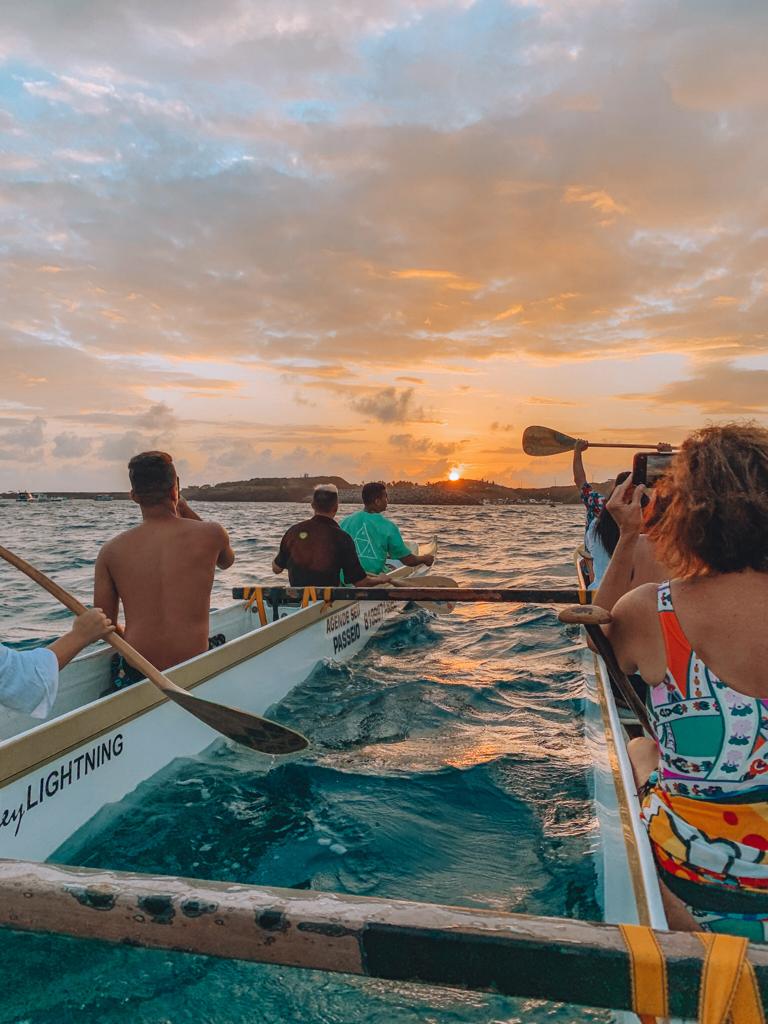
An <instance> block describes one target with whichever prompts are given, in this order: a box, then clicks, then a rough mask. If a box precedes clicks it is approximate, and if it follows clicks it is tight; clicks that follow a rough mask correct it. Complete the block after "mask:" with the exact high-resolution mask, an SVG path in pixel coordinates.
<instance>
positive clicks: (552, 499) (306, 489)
mask: <svg viewBox="0 0 768 1024" xmlns="http://www.w3.org/2000/svg"><path fill="white" fill-rule="evenodd" d="M320 483H333V484H336V486H337V487H338V489H339V497H340V499H341V501H342V502H346V503H347V504H353V505H358V504H360V488H361V485H360V484H353V483H350V482H349V481H348V480H345V479H344V478H343V477H340V476H288V477H282V476H281V477H254V478H253V479H252V480H233V481H229V482H227V483H220V484H202V485H201V486H192V487H185V488H184V489H183V493H184V497H185V498H188V499H189V500H190V501H290V502H297V503H302V504H306V503H308V502H309V501H310V499H311V497H312V490H313V488H314V487H315V484H320ZM593 486H594V487H595V488H596V489H597V490H598V491H600V492H601V493H603V494H607V493H609V492H610V489H611V487H612V486H613V482H612V481H607V482H604V483H596V484H594V485H593ZM387 490H388V491H389V500H390V502H391V503H392V504H393V505H530V504H533V505H546V504H558V505H577V504H578V503H579V500H580V499H579V492H578V490H577V488H576V487H575V486H574V485H573V484H569V485H567V486H563V487H554V486H553V487H504V486H503V485H502V484H496V483H493V482H492V481H490V480H470V479H462V480H438V481H436V482H434V483H426V484H417V483H413V482H412V481H410V480H395V481H393V482H390V483H388V484H387ZM16 497H17V492H16V491H7V492H6V493H5V494H0V498H5V499H14V498H16ZM128 497H129V495H128V492H127V491H108V492H106V493H105V492H101V493H98V494H97V493H95V492H92V491H50V492H48V493H47V494H45V495H40V496H39V499H40V500H41V501H46V500H48V501H50V500H51V499H54V500H59V499H62V498H66V499H70V500H74V501H88V500H90V501H93V500H101V501H105V500H106V501H109V500H116V501H127V500H128Z"/></svg>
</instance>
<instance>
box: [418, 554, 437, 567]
mask: <svg viewBox="0 0 768 1024" xmlns="http://www.w3.org/2000/svg"><path fill="white" fill-rule="evenodd" d="M434 563H435V556H434V555H422V556H421V564H422V565H434Z"/></svg>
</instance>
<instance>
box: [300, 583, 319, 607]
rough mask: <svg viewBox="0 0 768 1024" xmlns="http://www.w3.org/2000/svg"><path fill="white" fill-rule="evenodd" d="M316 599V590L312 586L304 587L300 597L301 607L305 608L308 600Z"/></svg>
mask: <svg viewBox="0 0 768 1024" xmlns="http://www.w3.org/2000/svg"><path fill="white" fill-rule="evenodd" d="M316 600H317V591H316V590H315V588H314V587H304V593H303V594H302V597H301V607H302V608H306V607H307V606H308V605H309V602H310V601H316Z"/></svg>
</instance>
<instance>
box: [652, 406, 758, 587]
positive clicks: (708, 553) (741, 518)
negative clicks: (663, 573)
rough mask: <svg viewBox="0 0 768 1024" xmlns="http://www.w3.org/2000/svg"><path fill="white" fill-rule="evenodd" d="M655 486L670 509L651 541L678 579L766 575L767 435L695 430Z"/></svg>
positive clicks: (741, 426)
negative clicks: (752, 572) (749, 573)
mask: <svg viewBox="0 0 768 1024" xmlns="http://www.w3.org/2000/svg"><path fill="white" fill-rule="evenodd" d="M657 489H658V490H659V498H660V499H661V504H662V506H664V505H666V507H665V508H664V511H663V514H662V515H661V516H660V517H659V518H658V520H657V521H656V522H655V523H653V525H652V526H651V529H650V530H649V533H648V536H649V537H650V539H651V540H652V541H653V543H654V546H655V550H656V556H657V558H658V559H659V560H660V561H661V562H662V563H663V564H664V565H666V566H668V567H669V569H670V571H671V572H672V573H673V574H674V575H675V576H681V577H688V576H707V575H714V574H717V573H727V572H741V571H742V570H743V569H754V570H756V571H757V572H768V430H766V429H764V428H763V427H760V426H758V425H757V424H756V423H727V424H725V425H723V426H717V427H715V426H712V427H705V428H704V429H703V430H698V431H696V433H694V434H691V436H690V437H689V438H687V439H686V440H685V441H684V442H683V445H682V447H681V449H680V451H679V453H678V454H677V456H676V457H675V459H674V460H673V463H672V467H671V469H670V471H669V472H668V473H667V474H666V475H665V476H664V477H662V479H661V480H660V481H659V483H658V485H657Z"/></svg>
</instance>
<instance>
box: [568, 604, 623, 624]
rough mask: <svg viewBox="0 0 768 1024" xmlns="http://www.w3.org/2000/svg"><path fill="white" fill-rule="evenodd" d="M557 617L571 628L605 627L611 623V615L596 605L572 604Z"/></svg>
mask: <svg viewBox="0 0 768 1024" xmlns="http://www.w3.org/2000/svg"><path fill="white" fill-rule="evenodd" d="M557 617H558V619H560V621H561V622H565V623H567V624H568V625H571V626H607V625H608V624H609V623H610V621H611V613H610V612H609V611H606V610H605V608H600V607H599V605H596V604H574V605H571V607H570V608H563V610H562V611H561V612H560V614H559V615H558V616H557Z"/></svg>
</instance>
